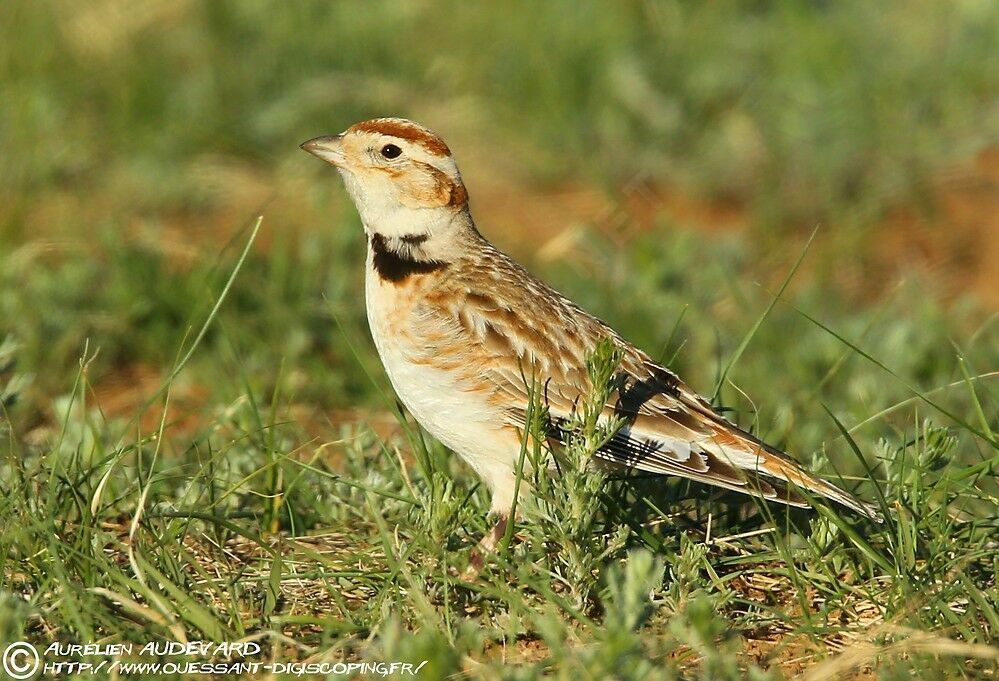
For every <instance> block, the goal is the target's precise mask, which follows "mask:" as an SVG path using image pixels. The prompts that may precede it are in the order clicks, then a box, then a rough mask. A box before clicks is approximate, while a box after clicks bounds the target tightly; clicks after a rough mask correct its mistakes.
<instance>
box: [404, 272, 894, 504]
mask: <svg viewBox="0 0 999 681" xmlns="http://www.w3.org/2000/svg"><path fill="white" fill-rule="evenodd" d="M475 282H481V283H480V284H476V283H475ZM483 284H487V285H488V286H484V285H483ZM448 289H450V290H447V291H440V292H439V295H435V296H429V297H428V298H427V299H426V300H424V301H423V302H421V303H420V304H419V305H417V306H416V308H415V309H414V312H413V315H412V320H411V325H413V326H415V327H416V328H414V331H416V332H417V333H418V334H419V335H420V336H422V337H424V338H428V339H433V341H434V342H433V343H432V346H430V347H427V349H426V350H427V352H428V357H430V358H431V359H430V361H432V362H433V363H435V364H438V365H439V366H442V367H446V368H448V369H449V370H451V371H455V372H458V373H459V374H461V375H462V376H463V377H464V379H465V380H466V381H467V382H468V383H469V384H475V385H477V386H478V387H477V391H483V390H484V391H485V392H486V394H487V395H488V398H489V399H490V400H491V401H493V402H494V404H495V405H496V406H497V407H499V408H501V409H502V411H503V413H506V414H507V416H508V418H509V420H510V421H511V423H513V424H515V425H517V426H518V427H523V425H524V421H525V415H526V411H527V407H528V403H529V400H530V394H531V391H532V389H534V388H532V384H533V385H534V386H537V387H538V389H539V391H540V393H541V395H542V398H543V399H544V401H545V403H546V405H547V407H548V410H549V414H550V418H551V420H552V422H553V424H554V425H556V426H557V424H558V423H559V422H564V421H566V420H568V419H569V418H570V417H571V416H572V415H573V413H574V410H575V409H576V406H577V404H578V403H579V402H580V400H582V399H584V398H585V397H586V396H587V395H588V394H589V393H590V392H591V389H592V386H591V385H590V379H589V376H588V375H587V371H586V360H587V356H588V355H589V353H591V352H592V351H593V349H594V348H595V347H596V346H597V344H598V343H599V342H600V341H601V340H603V339H605V338H608V337H609V338H611V339H612V340H613V341H614V342H615V344H617V345H618V346H619V347H620V348H621V349H622V350H623V351H624V358H623V360H622V362H621V365H620V367H619V375H618V376H617V377H616V378H617V386H618V387H617V389H616V390H615V391H614V393H613V394H612V395H611V396H610V399H609V400H608V401H607V404H606V405H605V407H604V414H605V416H606V418H612V417H615V416H616V417H620V418H622V419H623V420H624V426H623V427H622V428H621V429H620V430H619V431H618V433H617V435H616V436H615V437H614V438H613V439H612V440H611V441H610V442H608V443H607V444H606V445H605V446H604V447H603V448H602V449H601V450H600V451H599V452H598V456H599V457H601V458H602V459H604V460H606V461H609V462H612V463H615V464H619V465H622V466H625V467H628V468H633V469H636V470H639V471H646V472H651V473H659V474H665V475H673V476H678V477H683V478H689V479H692V480H696V481H698V482H703V483H707V484H711V485H715V486H718V487H723V488H726V489H731V490H735V491H738V492H743V493H745V494H751V495H754V496H761V497H764V498H767V499H773V500H776V501H780V502H783V503H786V504H790V505H794V506H807V505H808V501H807V498H806V496H805V495H803V494H802V493H801V492H800V490H802V489H803V490H807V491H808V492H810V493H813V494H818V495H821V496H824V497H828V498H830V499H832V500H834V501H837V502H839V503H841V504H843V505H844V506H847V507H848V508H851V509H853V510H855V511H857V512H859V513H861V514H863V515H865V516H868V517H870V518H874V519H878V518H879V516H878V513H877V511H876V510H875V509H874V508H873V507H871V506H869V505H868V504H864V503H862V502H860V501H859V500H857V499H855V498H854V497H853V496H852V495H850V494H848V493H846V492H844V491H843V490H841V489H839V488H838V487H836V486H834V485H832V484H830V483H828V482H826V481H825V480H821V479H819V478H816V477H814V476H812V475H811V474H809V473H808V472H806V471H805V470H803V469H802V468H801V467H800V466H799V465H798V464H796V463H795V462H794V461H792V460H791V459H789V458H788V457H787V456H786V455H785V454H783V453H782V452H781V451H779V450H777V449H776V448H774V447H771V446H769V445H767V444H765V443H763V442H762V441H761V440H759V439H757V438H756V437H754V436H753V435H751V434H749V433H747V432H745V431H743V430H741V429H740V428H738V427H737V426H735V425H733V424H732V423H729V422H728V421H727V420H725V419H724V418H723V417H722V416H720V415H719V414H718V413H716V412H715V411H714V410H713V409H712V408H711V405H710V404H709V403H708V402H707V401H706V400H705V399H704V398H702V397H700V396H699V395H697V394H696V393H695V392H693V391H692V390H691V389H690V388H688V387H687V386H686V385H685V384H684V383H683V382H682V381H681V380H680V379H679V378H678V377H677V376H676V375H675V374H674V373H673V372H671V371H670V370H668V369H666V368H665V367H662V366H660V365H659V364H657V363H655V362H654V361H652V360H651V359H650V358H649V357H648V356H647V355H646V354H645V353H643V352H642V351H641V350H639V349H637V348H635V347H634V346H632V345H631V344H630V343H628V342H627V341H625V340H624V339H623V338H621V337H620V336H619V335H618V334H617V333H616V332H615V331H614V330H613V329H611V328H610V327H609V326H607V325H606V324H604V323H603V322H601V321H600V320H598V319H596V318H595V317H592V316H591V315H589V314H587V313H586V312H584V311H583V310H581V309H580V308H578V307H577V306H576V305H574V304H573V303H572V302H570V301H569V300H567V299H565V298H564V297H562V296H561V295H559V294H558V293H557V292H555V291H553V290H552V289H550V288H548V287H547V286H545V285H544V284H543V283H541V282H540V281H538V280H536V279H534V278H533V277H531V276H530V275H528V274H527V273H526V272H525V271H524V270H522V269H521V268H520V267H519V266H518V265H516V264H515V263H512V261H506V262H505V263H503V267H497V263H495V262H494V263H491V264H490V265H489V267H488V268H484V269H483V271H481V272H478V273H475V276H470V277H464V278H462V279H460V280H458V281H452V282H450V283H449V285H448ZM487 289H488V290H487ZM553 432H555V433H557V432H558V429H557V428H554V429H553Z"/></svg>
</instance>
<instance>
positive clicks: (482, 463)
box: [365, 249, 528, 515]
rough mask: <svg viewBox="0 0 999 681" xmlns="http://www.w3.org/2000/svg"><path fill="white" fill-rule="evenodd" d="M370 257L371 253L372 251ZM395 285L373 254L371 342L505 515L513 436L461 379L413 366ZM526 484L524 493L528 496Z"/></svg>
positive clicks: (420, 417)
mask: <svg viewBox="0 0 999 681" xmlns="http://www.w3.org/2000/svg"><path fill="white" fill-rule="evenodd" d="M369 251H370V249H369ZM396 294H397V289H396V287H395V285H393V284H391V283H385V282H383V281H382V280H381V279H380V277H379V276H378V274H377V272H375V270H374V267H373V266H372V263H371V253H370V252H369V253H368V261H367V266H366V268H365V300H366V308H367V314H368V325H369V327H370V328H371V336H372V338H373V339H374V342H375V348H376V349H377V350H378V356H379V357H380V358H381V360H382V364H383V365H384V367H385V372H386V373H387V374H388V377H389V380H390V381H391V383H392V387H393V388H394V389H395V392H396V394H397V395H398V396H399V399H400V400H402V403H403V404H404V405H405V406H406V409H408V410H409V412H410V413H411V414H412V415H413V417H414V418H416V420H417V421H418V422H419V423H420V425H422V426H423V427H424V428H425V429H426V430H427V432H428V433H430V434H431V435H432V436H433V437H435V438H436V439H437V440H439V441H440V442H441V443H443V444H444V445H445V446H446V447H448V448H450V449H451V450H452V451H454V452H455V453H457V454H458V455H459V456H461V458H462V459H464V460H465V461H466V462H467V463H468V464H469V465H470V466H471V467H472V469H473V470H475V472H476V474H478V476H479V477H480V478H481V479H482V481H483V482H484V483H485V484H486V486H487V487H489V489H490V491H491V492H492V509H491V510H492V511H493V512H495V513H500V514H503V515H505V514H506V513H507V512H508V511H509V510H510V507H511V505H512V503H513V496H514V487H515V483H516V474H515V461H516V456H517V453H518V451H519V446H518V442H517V439H516V438H515V437H514V435H513V431H511V430H510V428H509V427H508V426H506V425H505V424H503V423H498V422H497V418H496V416H497V414H496V408H495V407H493V406H491V405H489V404H487V403H486V401H485V399H484V398H483V397H481V396H479V395H477V394H475V393H474V392H469V391H468V389H467V386H464V385H461V384H460V383H459V379H457V378H456V376H455V374H453V373H450V372H447V371H442V370H439V369H434V368H433V367H431V366H429V365H427V364H421V363H414V362H412V361H410V358H409V356H408V355H407V352H412V347H411V346H407V345H403V344H402V343H400V342H399V339H398V336H397V334H396V333H395V332H394V331H392V330H391V328H390V326H391V324H393V323H395V324H399V323H400V320H398V319H394V317H395V316H396V315H398V314H399V312H398V307H397V306H396V305H394V303H393V296H395V295H396ZM527 491H528V490H527V484H526V482H522V483H521V492H522V493H524V494H526V493H527Z"/></svg>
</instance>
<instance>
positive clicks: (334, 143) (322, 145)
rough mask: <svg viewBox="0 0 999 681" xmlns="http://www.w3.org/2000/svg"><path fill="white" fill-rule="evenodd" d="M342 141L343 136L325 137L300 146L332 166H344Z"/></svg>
mask: <svg viewBox="0 0 999 681" xmlns="http://www.w3.org/2000/svg"><path fill="white" fill-rule="evenodd" d="M342 139H343V135H326V136H325V137H316V138H314V139H311V140H309V141H308V142H302V144H300V145H299V146H300V147H301V148H302V149H304V150H305V151H307V152H309V153H310V154H313V155H315V156H318V157H319V158H321V159H323V160H324V161H326V162H327V163H329V164H331V165H335V166H343V161H344V156H343V144H342Z"/></svg>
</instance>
